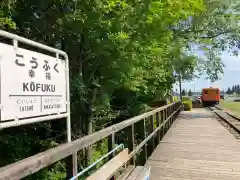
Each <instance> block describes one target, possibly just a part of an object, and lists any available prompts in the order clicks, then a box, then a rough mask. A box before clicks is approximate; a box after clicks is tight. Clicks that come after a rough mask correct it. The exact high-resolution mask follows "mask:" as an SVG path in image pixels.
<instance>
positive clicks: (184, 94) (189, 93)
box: [182, 89, 193, 96]
mask: <svg viewBox="0 0 240 180" xmlns="http://www.w3.org/2000/svg"><path fill="white" fill-rule="evenodd" d="M182 95H183V96H186V95H188V96H192V95H193V93H192V91H191V89H189V91H188V92H187V90H185V89H183V90H182Z"/></svg>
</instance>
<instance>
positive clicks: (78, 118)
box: [0, 0, 239, 180]
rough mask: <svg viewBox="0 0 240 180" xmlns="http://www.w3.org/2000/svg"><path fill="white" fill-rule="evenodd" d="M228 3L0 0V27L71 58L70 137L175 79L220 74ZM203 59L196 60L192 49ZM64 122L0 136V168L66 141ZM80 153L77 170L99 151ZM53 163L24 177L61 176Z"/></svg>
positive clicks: (125, 114)
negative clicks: (51, 47) (201, 54)
mask: <svg viewBox="0 0 240 180" xmlns="http://www.w3.org/2000/svg"><path fill="white" fill-rule="evenodd" d="M238 8H239V5H238V4H237V2H235V1H221V0H215V1H213V0H128V1H126V0H86V1H80V0H74V1H72V0H46V1H40V0H36V1H32V0H18V1H16V0H3V1H1V2H0V28H1V29H3V30H6V31H9V32H12V33H16V34H18V35H20V36H24V37H26V38H29V39H32V40H35V41H37V42H40V43H44V44H46V45H49V46H53V47H56V48H59V49H62V50H64V51H66V52H67V54H68V55H69V59H70V80H71V118H72V132H73V134H72V138H73V139H76V138H79V137H82V136H85V135H87V134H89V133H91V132H93V131H97V130H99V129H101V128H104V127H106V126H109V125H111V124H114V123H117V122H120V121H122V120H124V119H126V118H129V117H132V116H135V115H137V114H139V113H142V112H145V111H147V110H149V109H151V107H150V105H149V104H151V102H153V101H160V100H165V99H166V97H168V96H169V94H171V92H172V86H173V84H174V83H175V82H176V81H179V80H180V81H184V80H191V79H192V78H194V77H196V76H198V75H199V74H201V73H205V74H206V75H207V78H209V79H210V80H211V81H215V80H217V79H218V77H219V74H221V73H223V70H222V67H223V64H222V62H221V59H220V58H219V55H220V54H221V52H222V51H231V53H233V54H235V55H237V53H238V47H239V27H238V19H239V15H238V13H236V12H238ZM196 46H197V47H198V49H199V50H201V51H203V52H204V53H205V55H203V56H202V57H198V56H196V55H195V53H194V51H193V47H196ZM65 136H66V129H65V123H64V121H63V120H62V121H60V120H59V121H54V122H48V123H41V124H35V125H29V126H24V127H17V128H11V129H6V130H1V131H0V149H1V154H0V166H4V165H6V164H9V163H12V162H15V161H17V160H20V159H22V158H25V157H28V156H31V155H33V154H36V153H38V152H41V151H44V150H46V149H48V148H50V147H54V146H56V145H58V144H59V143H63V142H64V141H65V138H66V137H65ZM106 147H107V146H106V142H102V143H99V145H96V146H94V147H93V155H92V156H91V157H88V156H87V154H88V153H87V152H80V153H81V155H80V156H79V158H80V157H84V158H80V160H79V165H80V166H79V167H80V168H83V167H84V166H86V165H87V164H89V163H90V162H91V161H93V160H94V159H96V158H98V157H99V156H101V154H103V153H104V152H106ZM64 177H65V164H64V162H59V163H57V164H55V165H53V166H51V167H49V168H47V169H44V170H42V171H40V172H38V173H36V174H35V175H33V176H30V177H28V178H27V179H34V180H36V179H44V180H45V179H46V180H48V179H49V180H50V179H51V180H52V179H64Z"/></svg>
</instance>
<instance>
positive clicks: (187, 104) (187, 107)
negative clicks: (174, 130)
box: [182, 97, 192, 111]
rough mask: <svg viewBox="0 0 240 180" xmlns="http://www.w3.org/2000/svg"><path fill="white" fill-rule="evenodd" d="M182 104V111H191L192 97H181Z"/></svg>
mask: <svg viewBox="0 0 240 180" xmlns="http://www.w3.org/2000/svg"><path fill="white" fill-rule="evenodd" d="M182 99H183V100H182V101H183V106H184V111H191V110H192V99H191V98H189V97H183V98H182Z"/></svg>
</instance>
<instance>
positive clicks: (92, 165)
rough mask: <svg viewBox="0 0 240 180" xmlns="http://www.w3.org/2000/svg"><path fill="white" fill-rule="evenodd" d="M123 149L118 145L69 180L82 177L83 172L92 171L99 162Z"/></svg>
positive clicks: (122, 146) (121, 145)
mask: <svg viewBox="0 0 240 180" xmlns="http://www.w3.org/2000/svg"><path fill="white" fill-rule="evenodd" d="M120 148H123V149H124V145H123V144H120V145H118V146H117V147H115V148H114V149H113V150H111V151H110V152H108V153H107V154H105V155H104V156H102V157H101V158H99V159H98V160H97V161H95V162H94V163H92V164H91V165H90V166H88V167H86V168H85V169H83V170H82V171H81V172H79V173H78V174H77V175H75V176H73V177H72V178H71V179H69V180H74V179H76V178H77V177H79V176H81V175H83V174H84V173H85V172H87V171H88V170H90V169H92V168H93V167H94V166H95V165H97V164H98V163H99V162H101V161H102V160H103V159H105V158H106V157H108V156H109V155H110V154H112V153H114V152H115V151H116V150H118V149H120Z"/></svg>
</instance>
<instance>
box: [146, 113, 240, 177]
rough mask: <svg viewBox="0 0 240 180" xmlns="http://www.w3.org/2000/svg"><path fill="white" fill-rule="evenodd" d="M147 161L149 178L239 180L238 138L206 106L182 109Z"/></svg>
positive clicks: (239, 152)
mask: <svg viewBox="0 0 240 180" xmlns="http://www.w3.org/2000/svg"><path fill="white" fill-rule="evenodd" d="M146 164H147V165H150V166H151V180H240V142H239V141H237V140H236V139H235V137H234V136H233V135H232V134H230V133H229V132H228V130H226V129H225V128H224V127H223V126H222V125H221V124H220V123H219V122H218V120H217V119H216V118H215V117H214V116H213V115H212V114H211V113H210V112H208V111H207V110H205V109H194V110H193V111H191V112H181V114H180V115H179V117H178V119H177V120H176V121H175V122H174V124H173V125H172V127H171V128H170V130H169V131H168V132H167V134H166V135H165V136H164V138H163V139H162V141H161V143H160V144H159V145H158V147H157V148H156V149H155V151H154V152H153V153H152V155H151V156H150V157H149V159H148V161H147V163H146Z"/></svg>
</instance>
